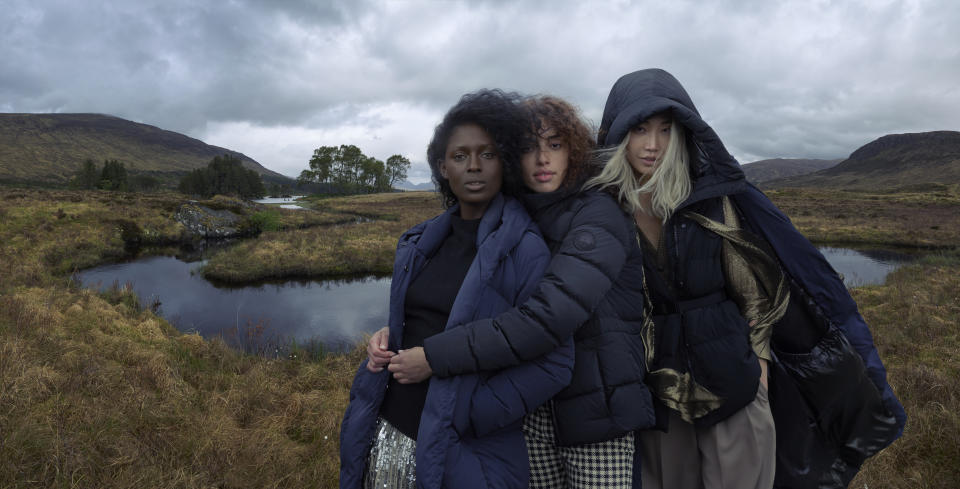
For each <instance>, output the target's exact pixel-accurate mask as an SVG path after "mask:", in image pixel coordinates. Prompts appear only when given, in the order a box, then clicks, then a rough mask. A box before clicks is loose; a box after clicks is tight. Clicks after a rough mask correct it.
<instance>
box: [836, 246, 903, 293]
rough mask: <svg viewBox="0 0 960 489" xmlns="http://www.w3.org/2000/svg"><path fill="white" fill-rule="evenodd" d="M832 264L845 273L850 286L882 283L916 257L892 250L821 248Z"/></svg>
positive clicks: (844, 275) (845, 280)
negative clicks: (890, 274)
mask: <svg viewBox="0 0 960 489" xmlns="http://www.w3.org/2000/svg"><path fill="white" fill-rule="evenodd" d="M819 250H820V252H821V253H823V256H824V257H826V259H827V261H829V262H830V265H832V266H833V268H834V269H835V270H836V271H837V272H839V273H840V274H841V275H843V283H844V284H845V285H846V286H847V287H848V288H849V287H858V286H861V285H880V284H883V283H884V282H885V281H886V279H887V274H889V273H890V272H892V271H894V270H896V269H897V268H899V267H900V266H902V265H903V264H905V263H908V262H910V261H912V260H914V259H916V257H914V256H911V255H908V254H905V253H900V252H896V251H890V250H878V249H864V250H853V249H850V248H834V247H829V246H824V247H820V248H819Z"/></svg>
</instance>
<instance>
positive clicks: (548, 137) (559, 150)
mask: <svg viewBox="0 0 960 489" xmlns="http://www.w3.org/2000/svg"><path fill="white" fill-rule="evenodd" d="M569 166H570V149H569V148H568V147H567V143H566V141H564V140H563V139H562V138H561V137H560V136H559V135H557V131H556V129H553V128H552V127H549V126H543V129H541V130H540V133H539V135H538V137H537V142H536V145H535V146H534V147H533V148H531V149H530V150H529V151H527V152H526V153H524V154H523V159H522V160H521V167H522V171H523V184H524V185H526V186H527V188H528V189H530V190H532V191H534V192H537V193H543V192H553V191H554V190H556V189H558V188H560V185H562V184H563V179H564V178H565V177H566V176H567V167H569Z"/></svg>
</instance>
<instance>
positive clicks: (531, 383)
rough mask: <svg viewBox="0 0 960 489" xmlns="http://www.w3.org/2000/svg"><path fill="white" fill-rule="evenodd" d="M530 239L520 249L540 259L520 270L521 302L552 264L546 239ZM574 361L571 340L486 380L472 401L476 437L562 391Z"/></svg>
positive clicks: (478, 388)
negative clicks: (550, 263)
mask: <svg viewBox="0 0 960 489" xmlns="http://www.w3.org/2000/svg"><path fill="white" fill-rule="evenodd" d="M529 236H530V237H531V238H535V239H529V240H524V241H525V242H522V243H521V246H518V249H520V250H524V249H526V251H521V253H535V254H537V255H539V257H540V258H539V259H537V260H533V261H530V262H529V266H526V267H524V268H523V269H522V270H519V271H518V274H517V275H518V276H519V277H520V279H521V280H522V282H521V284H522V285H521V286H520V288H519V290H520V293H519V294H518V295H517V298H518V299H519V300H518V301H517V302H519V301H521V300H524V299H526V298H527V297H529V296H530V294H531V293H532V292H533V291H534V289H535V288H536V286H537V284H538V283H539V280H540V277H541V276H543V273H544V271H545V270H546V268H547V265H548V264H549V261H550V253H549V251H548V250H547V247H546V244H544V243H543V240H542V239H540V237H539V236H536V235H534V234H533V233H530V234H529ZM528 245H532V246H528ZM530 248H533V249H530ZM519 261H520V262H527V261H526V260H519ZM573 359H574V356H573V338H572V337H567V338H566V339H565V340H564V341H563V342H562V343H561V345H560V346H559V347H558V348H555V349H554V350H553V351H551V352H549V353H547V354H546V355H542V356H540V357H537V359H535V360H533V361H529V362H524V363H521V364H520V365H517V366H514V367H509V368H506V369H504V370H501V371H499V372H496V373H495V374H493V375H492V376H490V377H488V378H486V379H484V380H482V381H481V382H480V383H479V384H478V385H477V388H476V390H475V391H474V393H473V396H472V398H471V401H470V425H471V427H472V429H473V432H474V435H475V436H477V437H481V436H485V435H488V434H490V433H492V432H494V431H497V430H499V429H502V428H504V427H507V426H509V425H511V424H513V423H515V422H516V421H519V420H520V419H521V418H523V416H525V415H527V414H528V413H530V412H533V410H534V409H536V408H537V407H538V406H540V405H541V404H543V403H544V402H546V401H547V400H548V399H550V398H552V397H553V396H554V395H555V394H556V393H557V392H560V390H561V389H563V388H564V387H566V385H567V384H568V383H570V379H571V377H572V376H573Z"/></svg>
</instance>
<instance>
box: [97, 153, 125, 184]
mask: <svg viewBox="0 0 960 489" xmlns="http://www.w3.org/2000/svg"><path fill="white" fill-rule="evenodd" d="M99 186H100V188H101V189H103V190H120V191H126V190H127V169H126V168H124V166H123V163H121V162H119V161H117V160H107V161H104V162H103V170H102V171H101V172H100V185H99Z"/></svg>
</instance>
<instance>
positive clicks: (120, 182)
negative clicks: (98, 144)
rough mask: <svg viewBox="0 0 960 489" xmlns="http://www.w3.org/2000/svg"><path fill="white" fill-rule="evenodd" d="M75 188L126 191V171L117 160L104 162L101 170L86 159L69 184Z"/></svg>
mask: <svg viewBox="0 0 960 489" xmlns="http://www.w3.org/2000/svg"><path fill="white" fill-rule="evenodd" d="M70 185H71V186H72V187H75V188H82V189H88V190H89V189H95V188H99V189H102V190H119V191H122V192H125V191H127V169H126V168H125V167H124V166H123V163H121V162H119V161H117V160H104V162H103V168H101V169H99V170H98V169H97V164H96V163H94V162H93V160H91V159H87V160H86V161H84V162H83V165H82V166H81V167H80V171H79V172H77V175H76V176H75V177H74V178H73V180H72V181H71V182H70Z"/></svg>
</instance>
